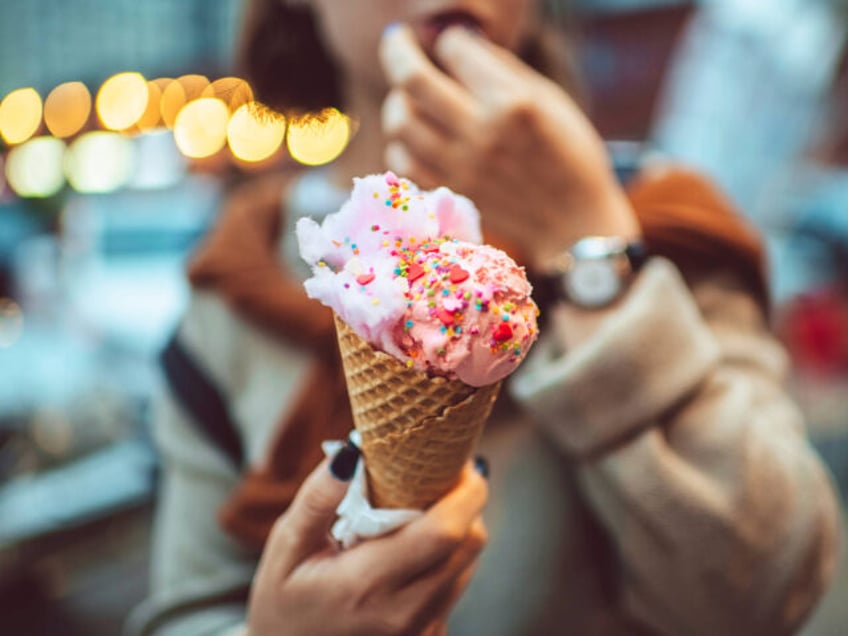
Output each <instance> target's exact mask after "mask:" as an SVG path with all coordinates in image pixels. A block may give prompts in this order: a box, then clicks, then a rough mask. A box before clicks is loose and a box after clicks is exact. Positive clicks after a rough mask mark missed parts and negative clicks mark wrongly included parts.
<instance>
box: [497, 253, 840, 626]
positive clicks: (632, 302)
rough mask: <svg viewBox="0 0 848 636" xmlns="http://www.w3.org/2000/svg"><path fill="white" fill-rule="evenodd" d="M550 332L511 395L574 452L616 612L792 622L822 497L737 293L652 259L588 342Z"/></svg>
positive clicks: (816, 466)
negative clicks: (597, 526) (609, 551)
mask: <svg viewBox="0 0 848 636" xmlns="http://www.w3.org/2000/svg"><path fill="white" fill-rule="evenodd" d="M552 340H556V337H554V338H553V339H551V338H549V339H548V341H547V342H541V343H539V346H538V350H537V351H534V355H533V356H531V359H530V360H528V364H526V365H525V368H523V369H522V370H521V371H520V372H519V375H518V376H517V377H516V378H515V381H514V383H513V387H512V389H513V393H514V394H515V396H516V397H517V398H518V399H519V400H520V401H521V402H522V403H523V404H524V405H526V407H527V408H528V410H530V411H531V412H532V413H533V414H534V416H535V419H536V420H537V421H538V422H539V424H540V426H542V427H543V428H544V429H545V431H546V432H547V433H548V434H549V436H550V438H551V439H552V440H554V443H555V444H556V445H557V446H558V447H559V448H561V450H562V451H563V452H564V453H565V454H566V455H567V456H568V457H569V458H570V459H571V460H573V461H575V462H577V463H578V465H579V474H580V482H581V486H582V490H583V492H584V494H585V497H586V499H587V501H588V502H589V504H590V506H591V508H592V509H593V510H594V512H595V514H596V515H597V517H598V519H599V520H600V521H601V523H602V524H603V526H604V527H605V529H606V531H607V532H608V534H609V536H610V537H611V540H612V542H613V545H614V547H615V550H616V552H617V555H618V561H619V576H618V581H619V588H618V592H619V596H618V598H619V601H620V603H621V604H622V609H623V610H624V611H625V612H626V613H627V614H628V615H630V616H631V617H632V618H633V619H635V620H636V621H638V622H641V623H643V624H644V625H646V626H648V627H650V628H652V629H653V630H656V631H658V632H660V633H667V634H788V633H791V632H793V631H794V630H795V629H796V628H797V627H798V625H799V624H800V623H801V622H802V621H803V619H804V618H805V617H806V616H807V615H808V613H809V611H810V610H811V608H812V607H813V605H814V604H815V602H816V600H817V599H818V597H819V596H820V594H821V593H822V591H823V589H824V588H825V586H826V584H827V582H828V581H829V579H830V577H831V575H832V572H833V569H834V566H835V561H836V558H835V553H836V543H837V539H836V537H837V518H838V516H837V507H836V503H835V497H834V492H833V488H832V484H831V481H830V479H829V477H828V475H827V473H826V471H825V469H824V468H823V466H822V464H821V463H820V461H819V459H818V458H817V456H816V454H815V452H814V451H813V450H812V449H811V447H810V446H809V444H808V442H807V440H806V437H805V432H804V424H803V421H802V417H801V415H800V413H799V411H798V409H797V408H796V406H795V405H794V403H793V402H792V400H791V399H790V398H789V397H788V396H787V393H786V390H785V388H784V382H783V380H784V375H785V373H786V369H787V361H786V357H785V354H784V352H783V349H782V348H781V347H780V346H779V344H778V343H777V342H776V341H775V340H774V339H773V337H772V336H771V335H770V333H769V331H768V328H767V326H766V324H765V320H764V318H763V316H762V312H761V311H760V310H759V308H758V307H757V305H756V303H755V302H754V301H753V300H752V299H751V297H750V295H749V294H747V293H746V292H745V291H743V290H742V289H741V287H740V286H739V285H736V284H734V282H733V279H732V278H730V277H724V278H722V277H718V276H717V277H715V278H713V279H710V280H703V281H701V282H700V283H698V284H693V286H692V287H691V291H690V288H689V287H687V285H686V284H685V283H684V281H683V279H682V278H681V276H680V274H679V272H678V270H677V269H676V268H675V267H674V266H673V265H672V264H671V263H669V262H668V261H664V260H662V259H653V260H652V261H650V262H649V263H648V264H647V265H646V267H645V268H643V271H642V272H641V273H640V275H639V277H638V278H637V279H636V281H634V284H633V286H632V287H631V289H630V290H629V292H628V294H627V296H626V297H625V298H624V299H623V301H622V303H621V305H620V306H618V307H616V308H615V310H614V311H612V312H610V313H609V315H607V316H606V317H605V318H604V320H603V322H601V324H600V326H599V327H598V328H597V330H596V331H595V332H594V333H593V334H592V335H591V336H590V337H589V338H588V339H586V340H585V341H583V342H581V344H580V345H579V346H577V347H576V348H574V349H572V350H570V351H569V353H568V355H564V354H563V347H562V346H561V344H559V343H557V342H555V341H552Z"/></svg>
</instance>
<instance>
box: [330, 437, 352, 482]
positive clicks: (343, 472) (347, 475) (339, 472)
mask: <svg viewBox="0 0 848 636" xmlns="http://www.w3.org/2000/svg"><path fill="white" fill-rule="evenodd" d="M358 461H359V449H358V448H357V447H356V446H355V445H354V444H352V443H351V442H350V441H348V442H347V443H346V444H345V445H344V446H342V448H341V450H340V451H339V452H338V453H336V456H335V457H333V461H332V462H330V472H331V473H333V477H335V478H336V479H338V480H339V481H350V480H351V479H352V478H353V473H354V472H355V471H356V462H358Z"/></svg>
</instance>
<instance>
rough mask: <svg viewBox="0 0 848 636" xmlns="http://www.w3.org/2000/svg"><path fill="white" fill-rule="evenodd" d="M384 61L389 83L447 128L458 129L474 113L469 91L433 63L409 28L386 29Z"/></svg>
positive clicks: (382, 49) (381, 55) (402, 26)
mask: <svg viewBox="0 0 848 636" xmlns="http://www.w3.org/2000/svg"><path fill="white" fill-rule="evenodd" d="M380 62H381V64H382V66H383V71H384V72H385V74H386V77H387V78H388V80H389V83H391V84H392V85H393V86H395V87H398V88H401V89H403V91H404V92H406V93H407V94H408V95H409V96H410V97H411V98H412V99H413V100H414V102H415V104H416V106H417V107H418V108H420V109H421V111H422V112H424V113H426V114H427V116H428V117H430V118H432V119H433V120H434V121H435V122H437V123H438V124H439V125H440V126H442V127H443V128H445V129H446V130H448V131H456V130H458V129H459V128H460V127H461V126H462V122H467V121H468V119H469V117H470V116H471V114H472V113H473V109H474V105H473V102H472V100H471V99H470V96H469V95H468V94H467V91H466V90H465V89H463V88H462V87H461V86H459V85H458V84H457V83H456V82H455V81H454V80H452V79H451V78H450V77H448V76H447V75H445V74H444V73H443V72H441V71H440V70H439V69H437V68H436V67H435V66H434V65H433V63H432V62H431V61H430V60H429V59H428V58H427V56H426V55H425V54H424V51H423V50H421V47H420V46H419V45H418V42H417V40H416V39H415V36H414V35H413V33H412V31H411V30H410V29H409V27H407V26H404V25H401V26H395V27H392V28H390V29H387V30H386V32H385V33H384V34H383V39H382V40H381V41H380Z"/></svg>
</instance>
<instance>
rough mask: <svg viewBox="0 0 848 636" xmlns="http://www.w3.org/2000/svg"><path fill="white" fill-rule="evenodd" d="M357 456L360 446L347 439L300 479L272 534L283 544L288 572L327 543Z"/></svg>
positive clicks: (283, 566)
mask: <svg viewBox="0 0 848 636" xmlns="http://www.w3.org/2000/svg"><path fill="white" fill-rule="evenodd" d="M358 459H359V449H358V448H357V447H356V446H354V445H353V444H352V443H350V442H348V443H347V444H346V445H345V446H344V447H343V448H342V449H341V450H340V451H339V452H338V453H336V455H335V456H334V457H333V458H332V459H326V460H324V461H323V462H321V464H319V465H318V467H317V468H316V469H315V470H313V471H312V473H311V474H310V475H309V477H307V478H306V480H305V481H304V482H303V485H302V486H301V487H300V490H299V491H298V493H297V496H296V497H295V498H294V501H293V502H292V504H291V506H290V507H289V509H288V510H287V511H286V513H285V514H284V515H283V516H282V517H280V520H279V521H278V522H277V525H276V527H275V528H274V535H275V537H276V538H277V539H279V540H280V541H281V543H282V545H283V546H286V548H285V554H283V555H280V556H281V557H282V559H283V563H281V564H280V565H281V566H282V569H283V570H284V571H285V572H290V571H291V570H293V569H294V568H295V567H297V565H298V564H299V563H301V562H302V561H304V560H305V559H307V558H308V557H310V556H311V555H312V554H314V553H315V552H318V551H320V550H322V549H324V548H325V547H326V546H327V534H328V533H329V531H330V528H331V527H332V525H333V522H334V521H335V519H336V508H338V506H339V504H340V503H341V501H342V499H343V498H344V496H345V493H346V492H347V488H348V482H349V481H350V479H351V477H353V471H354V469H355V468H356V463H357V461H358Z"/></svg>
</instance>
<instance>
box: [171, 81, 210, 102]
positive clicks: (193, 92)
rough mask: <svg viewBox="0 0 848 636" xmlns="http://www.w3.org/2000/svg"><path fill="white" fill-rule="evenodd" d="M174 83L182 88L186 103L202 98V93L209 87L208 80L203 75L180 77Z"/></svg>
mask: <svg viewBox="0 0 848 636" xmlns="http://www.w3.org/2000/svg"><path fill="white" fill-rule="evenodd" d="M176 81H177V82H179V83H180V86H182V87H183V91H184V92H185V98H186V102H190V101H193V100H195V99H200V98H201V97H204V94H203V92H204V91H205V90H206V89H207V87H208V86H209V78H208V77H206V76H205V75H196V74H192V75H180V76H179V77H178V78H177V79H176Z"/></svg>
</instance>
